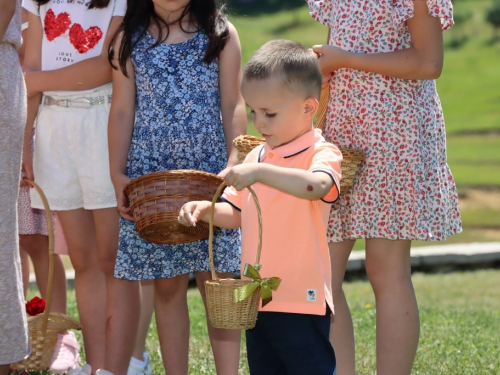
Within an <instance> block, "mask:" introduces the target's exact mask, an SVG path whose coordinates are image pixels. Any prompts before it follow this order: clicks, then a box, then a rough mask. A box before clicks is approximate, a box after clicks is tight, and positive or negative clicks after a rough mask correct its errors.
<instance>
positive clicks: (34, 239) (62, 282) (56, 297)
mask: <svg viewBox="0 0 500 375" xmlns="http://www.w3.org/2000/svg"><path fill="white" fill-rule="evenodd" d="M19 244H20V246H21V247H22V248H23V250H25V251H26V253H28V255H29V257H30V258H31V261H32V262H33V267H34V269H35V276H36V283H37V285H38V290H39V291H40V294H41V295H42V298H45V297H46V294H47V283H48V277H49V250H48V248H49V240H48V237H47V236H43V235H41V234H30V235H22V236H19ZM50 311H52V312H60V313H62V314H66V272H65V271H64V265H63V262H62V260H61V257H60V256H59V255H58V254H55V255H54V282H53V284H52V306H51V308H50Z"/></svg>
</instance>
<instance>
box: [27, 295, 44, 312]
mask: <svg viewBox="0 0 500 375" xmlns="http://www.w3.org/2000/svg"><path fill="white" fill-rule="evenodd" d="M44 311H45V300H44V299H43V298H40V297H33V298H32V299H31V300H29V301H27V302H26V313H27V314H28V315H29V316H35V315H38V314H41V313H43V312H44Z"/></svg>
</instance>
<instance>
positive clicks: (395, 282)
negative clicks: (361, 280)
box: [366, 265, 411, 293]
mask: <svg viewBox="0 0 500 375" xmlns="http://www.w3.org/2000/svg"><path fill="white" fill-rule="evenodd" d="M366 274H367V276H368V280H369V281H370V284H371V286H372V288H373V291H374V292H375V293H377V292H379V291H383V290H391V289H393V288H400V287H404V286H405V285H411V271H410V270H406V269H385V268H382V269H379V268H376V267H369V266H368V265H367V266H366Z"/></svg>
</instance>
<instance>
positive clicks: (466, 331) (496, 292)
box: [29, 270, 500, 375]
mask: <svg viewBox="0 0 500 375" xmlns="http://www.w3.org/2000/svg"><path fill="white" fill-rule="evenodd" d="M413 282H414V285H415V291H416V294H417V298H418V301H419V308H420V319H421V330H420V331H421V336H420V345H419V349H418V353H417V358H416V360H415V365H414V371H413V373H414V374H432V375H434V374H443V375H446V374H449V375H456V374H458V373H460V374H464V375H465V374H471V375H472V374H474V375H479V374H492V375H493V374H498V370H499V369H500V335H499V334H498V328H499V327H500V288H498V285H499V282H500V270H480V271H475V272H455V273H448V274H420V273H418V274H414V276H413ZM478 291H480V293H479V292H478ZM35 293H36V290H30V293H29V294H30V296H33V295H34V294H35ZM345 293H346V296H347V298H348V301H349V305H350V307H351V312H352V316H353V321H354V326H355V332H356V350H357V368H358V374H359V375H364V374H366V375H368V374H374V373H375V301H374V297H373V294H372V292H371V288H370V285H369V283H368V282H367V281H364V280H361V281H352V282H346V283H345ZM188 303H189V309H190V318H191V341H190V344H191V346H190V372H189V373H190V374H193V375H198V374H215V368H214V363H213V359H212V354H211V349H210V344H209V342H208V337H207V334H206V320H205V312H204V308H203V304H202V301H201V297H200V296H199V293H198V291H197V290H196V289H190V290H189V292H188ZM68 309H69V314H70V315H72V316H74V317H75V318H76V317H77V313H76V302H75V294H74V290H70V291H69V293H68ZM78 335H79V333H78ZM79 339H80V342H81V336H79ZM147 349H148V352H149V353H150V354H151V357H152V363H153V374H155V375H160V374H163V373H164V372H163V367H162V364H161V357H160V354H159V351H160V349H159V342H158V337H157V335H156V326H155V324H154V322H152V323H151V327H150V332H149V335H148V340H147ZM245 355H246V352H245V345H244V341H242V351H241V362H240V363H241V365H240V368H241V369H242V370H243V374H248V367H247V364H246V357H245Z"/></svg>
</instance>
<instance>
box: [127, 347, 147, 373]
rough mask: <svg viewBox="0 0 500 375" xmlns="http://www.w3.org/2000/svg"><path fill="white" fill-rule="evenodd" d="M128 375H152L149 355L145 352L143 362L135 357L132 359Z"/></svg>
mask: <svg viewBox="0 0 500 375" xmlns="http://www.w3.org/2000/svg"><path fill="white" fill-rule="evenodd" d="M127 375H151V361H150V360H149V354H148V353H146V352H144V354H143V360H142V361H140V360H138V359H137V358H135V357H132V358H130V364H129V366H128V371H127Z"/></svg>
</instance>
